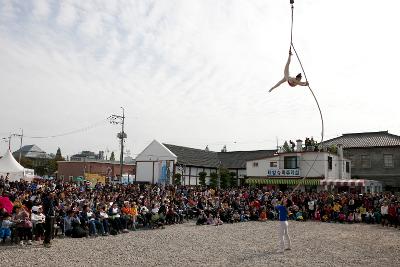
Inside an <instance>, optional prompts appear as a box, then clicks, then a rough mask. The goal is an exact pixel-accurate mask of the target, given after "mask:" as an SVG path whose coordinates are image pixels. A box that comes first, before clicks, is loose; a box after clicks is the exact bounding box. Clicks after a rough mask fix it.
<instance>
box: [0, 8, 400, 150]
mask: <svg viewBox="0 0 400 267" xmlns="http://www.w3.org/2000/svg"><path fill="white" fill-rule="evenodd" d="M339 2H340V3H336V4H335V5H331V4H328V3H324V2H321V1H319V2H315V1H304V2H302V3H300V2H299V3H296V5H295V28H294V38H295V39H294V40H295V45H296V49H297V50H298V52H299V54H300V56H301V59H302V62H303V64H304V66H305V68H306V71H307V76H308V77H309V79H310V83H311V85H312V88H313V89H314V90H315V93H316V95H317V97H318V99H319V101H320V104H321V107H322V110H323V112H324V115H325V122H326V134H327V135H330V136H335V135H336V134H338V133H343V132H348V131H353V129H357V130H358V129H359V130H360V131H362V130H363V129H365V130H371V129H373V128H374V127H376V129H374V130H386V129H389V130H390V131H391V132H393V133H397V134H400V125H398V124H396V123H395V122H391V120H390V119H382V118H387V114H388V113H389V114H392V113H393V106H395V105H396V96H398V92H397V91H396V89H395V87H394V86H393V84H392V82H393V81H392V79H388V77H395V76H396V73H395V71H396V68H395V66H396V65H395V63H396V62H398V61H399V56H398V55H397V54H396V53H394V52H393V51H395V49H396V47H398V46H399V41H398V38H397V37H396V36H395V35H393V34H386V32H395V31H396V26H395V25H397V24H398V23H397V21H396V20H397V19H396V18H397V17H396V16H395V13H394V12H395V11H394V10H396V9H395V8H394V7H393V5H394V6H396V5H398V3H397V2H395V1H393V2H392V3H391V4H390V5H389V4H387V5H385V6H379V7H377V6H376V5H375V4H374V2H372V1H364V2H363V12H358V10H359V7H358V5H359V4H357V3H349V2H344V1H339ZM0 3H1V6H0V13H1V15H2V18H0V20H1V21H2V27H1V28H0V41H1V42H0V62H2V63H1V64H0V83H1V84H2V87H3V88H4V90H5V91H6V92H7V94H8V95H9V101H8V102H7V103H5V106H4V107H3V109H4V110H7V113H8V114H0V120H1V121H5V123H3V126H2V127H4V128H5V129H12V130H13V129H18V128H20V127H24V130H25V132H26V133H29V132H31V133H33V134H37V135H43V134H44V135H45V134H47V133H49V134H55V133H59V132H64V131H69V130H71V129H72V130H73V129H76V128H80V127H81V126H82V127H84V126H85V125H88V124H90V123H91V122H92V121H98V120H99V117H100V119H101V118H103V117H106V116H107V115H108V114H110V113H115V112H119V107H120V106H121V105H122V106H124V107H125V108H126V110H127V116H128V119H127V131H128V135H129V137H130V138H129V140H128V142H129V143H130V145H131V146H133V148H132V149H131V150H132V151H133V153H137V152H138V151H140V149H141V148H143V147H144V146H145V145H146V143H147V142H148V141H150V140H152V139H153V138H156V139H159V140H160V141H166V142H174V143H177V144H182V145H193V146H198V147H205V145H207V144H209V145H210V148H214V149H220V148H221V143H224V142H225V143H227V145H228V149H257V148H260V149H261V148H272V147H275V137H276V136H278V137H279V139H280V140H283V139H294V138H299V137H305V136H310V135H313V136H315V137H316V136H318V135H319V133H320V121H319V114H318V110H317V108H316V105H315V103H314V100H313V98H312V96H311V94H310V92H309V91H308V90H307V89H306V88H288V87H287V86H286V85H283V86H282V87H281V88H279V89H277V91H274V92H273V93H271V94H268V93H267V90H268V89H269V88H270V87H271V86H272V85H273V84H274V83H276V81H277V80H278V79H280V78H281V76H282V74H283V67H284V64H285V61H286V57H287V50H288V45H289V44H288V42H289V37H290V36H289V33H290V32H289V29H290V6H289V4H288V3H278V2H276V1H264V0H253V1H239V0H236V1H231V0H229V1H228V0H221V1H217V2H216V1H211V0H205V1H203V0H197V1H195V0H193V1H186V0H171V1H139V0H137V1H130V0H129V1H128V0H127V1H105V0H104V1H100V0H99V1H77V0H68V1H59V2H56V3H54V2H50V1H49V2H48V1H40V2H39V1H37V2H36V1H34V5H33V9H32V11H29V10H28V11H24V12H28V13H29V12H31V13H32V14H24V15H25V16H26V17H29V15H32V16H33V17H34V18H38V19H37V20H29V19H25V20H24V19H22V17H19V16H22V14H23V12H22V11H21V10H26V8H25V9H21V8H20V7H21V6H20V5H19V6H17V8H16V5H15V3H14V4H13V3H12V2H9V1H4V0H3V1H1V0H0ZM343 6H346V9H343ZM386 6H387V7H386ZM389 6H390V8H389ZM377 9H378V11H379V12H380V15H379V19H374V20H372V19H371V17H372V16H377V15H376V13H374V12H376V11H377ZM326 10H329V12H326ZM21 12H22V13H21ZM337 14H340V19H338V18H337ZM43 21H48V23H43ZM11 28H16V29H17V30H16V31H13V30H10V29H11ZM383 29H385V30H383ZM298 71H300V66H299V64H298V62H296V60H295V59H294V60H293V64H292V66H291V72H292V73H295V72H298ZM21 99H22V100H21ZM17 102H18V103H20V105H18V107H17V106H16V105H14V104H13V103H17ZM32 102H33V103H34V105H31V104H30V103H32ZM371 107H375V108H374V109H371ZM371 110H372V111H371ZM17 112H18V113H19V114H24V115H23V116H20V117H18V118H17V119H15V120H9V119H7V118H8V117H9V116H7V115H9V114H15V113H17ZM356 123H357V126H356V125H355V124H356ZM385 126H386V127H385ZM382 127H383V129H381V128H382ZM116 131H118V129H116V128H109V127H103V128H102V130H101V131H94V132H92V133H90V132H88V133H84V134H82V135H76V136H68V137H65V138H62V139H57V140H39V141H38V142H42V143H40V145H41V146H42V147H43V148H44V149H49V150H51V151H53V150H55V149H56V148H57V146H61V147H62V149H63V150H64V151H66V152H67V153H72V152H77V151H79V150H81V149H92V150H95V151H96V150H99V149H104V148H103V147H105V146H108V147H117V146H118V144H117V143H116V139H115V138H114V136H115V132H116ZM29 141H32V140H27V142H29ZM35 141H36V140H35ZM234 141H237V142H236V144H235V143H234ZM252 142H253V143H252ZM213 144H215V145H213Z"/></svg>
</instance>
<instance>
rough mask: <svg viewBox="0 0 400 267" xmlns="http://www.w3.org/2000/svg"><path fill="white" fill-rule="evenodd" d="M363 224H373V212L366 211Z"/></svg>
mask: <svg viewBox="0 0 400 267" xmlns="http://www.w3.org/2000/svg"><path fill="white" fill-rule="evenodd" d="M365 222H366V223H368V224H370V223H372V224H373V223H375V218H374V211H373V210H372V209H370V210H369V211H367V213H366V214H365Z"/></svg>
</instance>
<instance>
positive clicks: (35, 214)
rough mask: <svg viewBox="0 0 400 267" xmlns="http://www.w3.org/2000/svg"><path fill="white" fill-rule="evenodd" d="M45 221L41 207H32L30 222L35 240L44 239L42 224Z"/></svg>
mask: <svg viewBox="0 0 400 267" xmlns="http://www.w3.org/2000/svg"><path fill="white" fill-rule="evenodd" d="M45 220H46V216H45V215H44V214H43V212H42V206H33V207H32V214H31V221H32V224H33V229H34V234H35V240H36V241H39V240H43V239H44V223H45Z"/></svg>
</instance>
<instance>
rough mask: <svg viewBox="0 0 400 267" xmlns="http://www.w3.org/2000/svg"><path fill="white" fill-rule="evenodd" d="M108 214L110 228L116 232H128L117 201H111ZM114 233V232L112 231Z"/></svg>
mask: <svg viewBox="0 0 400 267" xmlns="http://www.w3.org/2000/svg"><path fill="white" fill-rule="evenodd" d="M108 215H109V219H110V223H111V226H112V228H113V229H114V230H115V231H117V233H121V232H122V233H127V232H129V231H128V229H127V224H126V220H125V219H124V218H123V217H121V211H120V209H119V207H118V204H117V203H115V202H114V203H113V204H112V206H111V207H110V209H109V210H108ZM113 233H115V232H113Z"/></svg>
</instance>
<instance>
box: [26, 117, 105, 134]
mask: <svg viewBox="0 0 400 267" xmlns="http://www.w3.org/2000/svg"><path fill="white" fill-rule="evenodd" d="M107 120H108V118H107V119H103V120H101V121H98V122H96V123H94V124H92V125H89V126H86V127H84V128H80V129H76V130H73V131H69V132H65V133H61V134H56V135H48V136H27V135H24V137H26V138H32V139H46V138H56V137H61V136H67V135H71V134H77V133H81V132H85V131H88V130H91V129H93V128H96V127H98V126H100V125H102V124H105V122H106V121H107Z"/></svg>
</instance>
